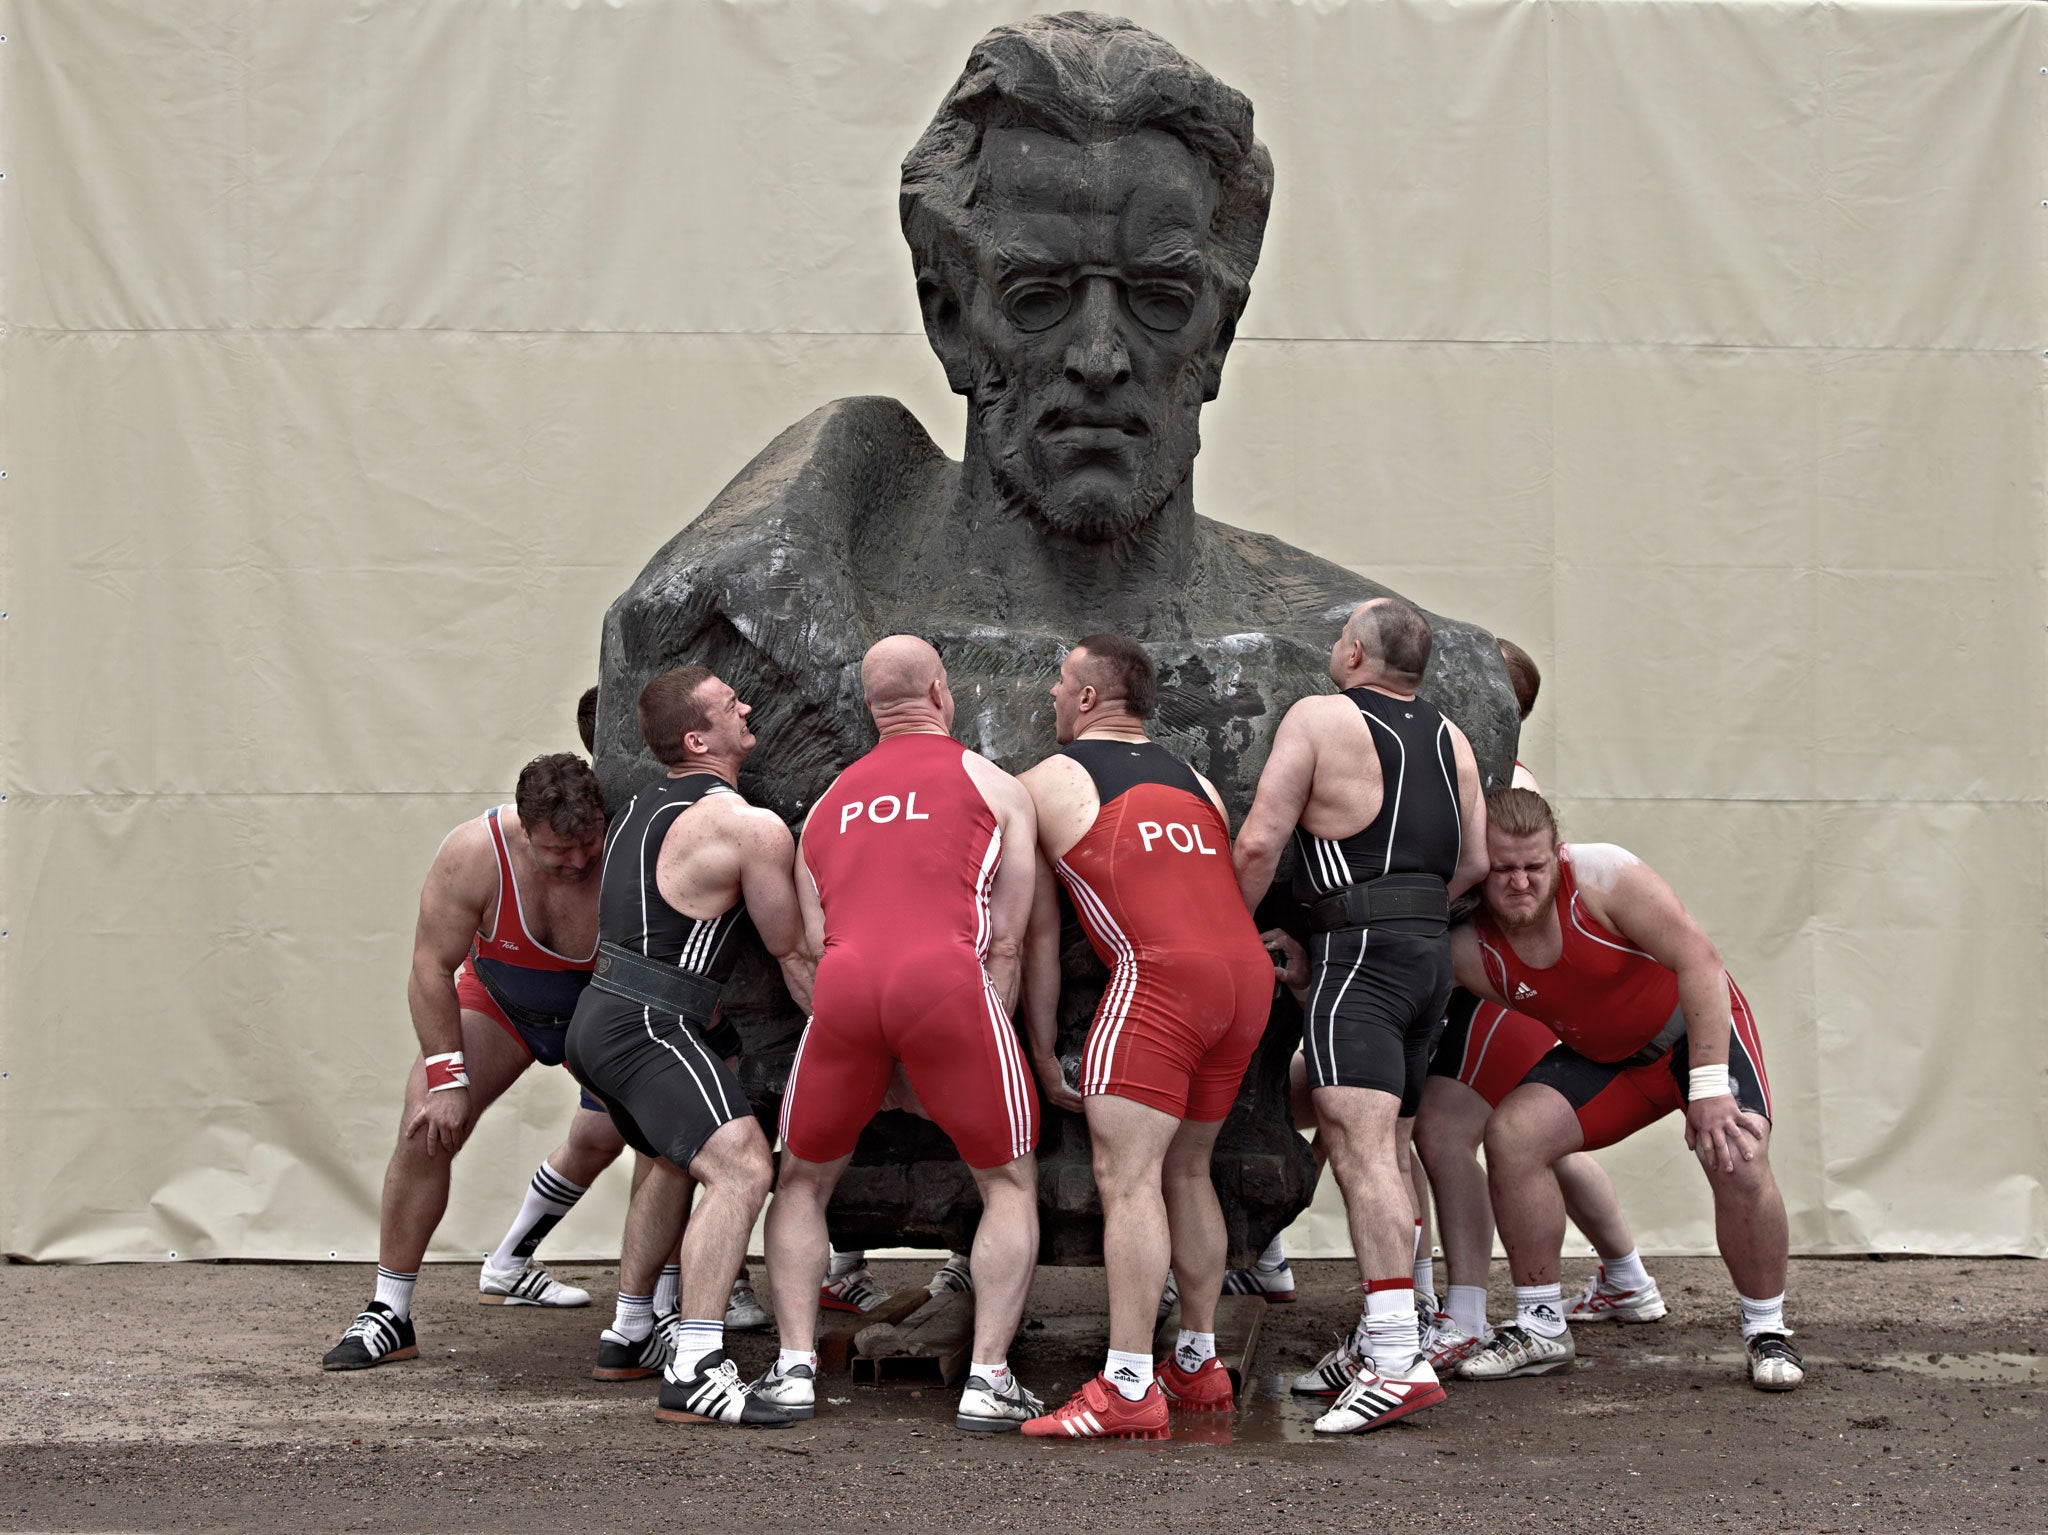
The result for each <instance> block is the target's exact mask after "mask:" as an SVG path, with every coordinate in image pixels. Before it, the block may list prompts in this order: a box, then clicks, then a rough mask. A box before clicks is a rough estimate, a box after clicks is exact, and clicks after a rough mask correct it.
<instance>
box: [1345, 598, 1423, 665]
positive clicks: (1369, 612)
mask: <svg viewBox="0 0 2048 1535" xmlns="http://www.w3.org/2000/svg"><path fill="white" fill-rule="evenodd" d="M1344 638H1345V639H1347V640H1356V641H1357V642H1358V643H1359V644H1360V645H1362V646H1363V647H1364V648H1365V654H1366V658H1367V659H1368V660H1373V661H1377V662H1379V663H1380V665H1381V666H1382V667H1384V668H1385V669H1386V670H1387V671H1389V672H1393V673H1395V674H1397V675H1399V676H1404V677H1414V678H1418V679H1419V678H1420V677H1421V676H1422V674H1423V672H1425V671H1427V670H1428V669H1429V650H1430V633H1429V620H1428V619H1426V618H1424V617H1423V616H1422V610H1421V609H1420V608H1418V607H1416V606H1415V605H1414V604H1412V603H1408V602H1403V601H1402V600H1401V599H1400V598H1399V597H1375V598H1373V599H1372V601H1370V602H1361V603H1360V604H1359V605H1358V606H1357V607H1355V608H1353V609H1352V610H1351V617H1350V618H1349V619H1348V620H1346V621H1345V624H1344Z"/></svg>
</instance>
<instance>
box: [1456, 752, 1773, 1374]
mask: <svg viewBox="0 0 2048 1535" xmlns="http://www.w3.org/2000/svg"><path fill="white" fill-rule="evenodd" d="M1486 846H1487V856H1488V860H1489V866H1490V867H1489V872H1488V873H1487V876H1486V879H1485V881H1484V884H1483V886H1482V891H1483V904H1482V906H1481V910H1480V913H1479V916H1478V917H1477V918H1476V919H1475V920H1474V921H1473V922H1472V923H1470V924H1469V925H1467V926H1464V927H1460V928H1458V929H1457V930H1456V931H1455V932H1454V933H1453V935H1452V943H1451V949H1452V964H1453V968H1454V970H1455V973H1456V975H1457V979H1458V984H1459V985H1461V986H1463V987H1464V988H1465V989H1466V990H1468V991H1470V992H1473V993H1474V994H1476V995H1478V996H1480V997H1482V998H1485V999H1487V1000H1489V1001H1492V1002H1497V1003H1500V1004H1501V1005H1503V1006H1509V1007H1513V1008H1515V1009H1517V1010H1518V1011H1520V1012H1522V1013H1524V1014H1526V1015H1527V1016H1529V1017H1531V1018H1535V1019H1537V1020H1539V1021H1540V1022H1542V1023H1545V1024H1547V1025H1548V1026H1549V1027H1550V1029H1551V1030H1552V1032H1553V1033H1555V1034H1556V1035H1557V1037H1558V1039H1559V1040H1560V1042H1561V1043H1560V1046H1559V1048H1557V1049H1555V1050H1552V1051H1551V1052H1550V1053H1549V1054H1547V1055H1545V1056H1544V1057H1543V1058H1542V1059H1541V1060H1540V1061H1538V1062H1537V1063H1536V1065H1535V1066H1534V1067H1532V1068H1531V1069H1530V1071H1529V1074H1528V1075H1527V1076H1526V1077H1524V1078H1523V1080H1522V1084H1521V1086H1519V1087H1517V1088H1516V1089H1515V1090H1514V1091H1513V1092H1511V1093H1509V1094H1508V1095H1507V1097H1506V1098H1505V1099H1503V1100H1502V1102H1501V1105H1500V1107H1499V1108H1497V1109H1495V1110H1494V1112H1493V1117H1492V1118H1491V1119H1490V1120H1488V1122H1487V1126H1486V1166H1487V1182H1488V1184H1489V1186H1490V1188H1491V1190H1492V1194H1493V1211H1494V1219H1495V1221H1496V1222H1497V1223H1498V1225H1499V1227H1500V1235H1501V1241H1502V1243H1503V1245H1505V1246H1506V1248H1507V1253H1508V1268H1509V1271H1510V1272H1511V1273H1512V1274H1513V1276H1514V1281H1515V1322H1514V1325H1513V1326H1510V1327H1503V1328H1501V1329H1500V1330H1499V1331H1498V1332H1497V1333H1496V1334H1495V1335H1494V1340H1493V1342H1492V1343H1491V1344H1490V1345H1489V1346H1488V1347H1486V1348H1484V1349H1482V1350H1480V1351H1479V1352H1478V1353H1475V1354H1473V1355H1472V1356H1471V1357H1469V1358H1468V1359H1466V1360H1465V1361H1464V1363H1463V1364H1461V1365H1459V1367H1458V1374H1459V1376H1460V1378H1462V1379H1465V1380H1499V1379H1503V1378H1505V1377H1507V1376H1511V1375H1541V1374H1544V1373H1546V1372H1548V1371H1550V1370H1554V1369H1557V1368H1559V1367H1560V1366H1564V1365H1568V1364H1570V1363H1571V1361H1572V1358H1573V1356H1574V1354H1575V1352H1576V1350H1575V1348H1574V1346H1573V1343H1572V1336H1571V1330H1570V1328H1569V1327H1568V1326H1567V1325H1566V1321H1565V1316H1564V1303H1563V1297H1562V1292H1561V1290H1560V1287H1559V1283H1558V1269H1559V1250H1560V1249H1561V1248H1562V1246H1563V1244H1564V1220H1565V1209H1564V1199H1563V1195H1562V1193H1561V1192H1560V1190H1559V1188H1558V1181H1557V1173H1556V1171H1555V1168H1556V1164H1557V1162H1558V1160H1559V1159H1560V1158H1562V1157H1565V1156H1567V1155H1569V1154H1570V1153H1572V1152H1574V1151H1578V1150H1581V1149H1585V1150H1597V1149H1598V1148H1599V1147H1602V1146H1611V1145H1613V1144H1614V1143H1615V1142H1617V1141H1619V1140H1622V1139H1623V1138H1624V1137H1626V1136H1629V1135H1633V1134H1634V1133H1635V1132H1636V1131H1637V1130H1640V1129H1642V1128H1643V1127H1644V1126H1645V1125H1649V1124H1652V1123H1654V1122H1655V1121H1657V1120H1659V1119H1662V1118H1663V1117H1664V1116H1665V1115H1667V1114H1671V1113H1674V1112H1681V1113H1683V1114H1684V1116H1685V1142H1686V1145H1687V1146H1689V1147H1691V1148H1692V1150H1693V1151H1694V1152H1695V1153H1696V1154H1697V1155H1698V1157H1699V1159H1700V1165H1701V1166H1702V1167H1703V1168H1704V1169H1705V1170H1706V1174H1707V1182H1708V1183H1709V1184H1711V1185H1712V1187H1713V1191H1714V1228H1715V1234H1716V1236H1717V1237H1718V1239H1719V1241H1720V1247H1721V1257H1722V1259H1723V1261H1725V1262H1726V1263H1727V1265H1728V1272H1729V1275H1730V1277H1732V1278H1733V1279H1734V1281H1735V1288H1736V1291H1737V1292H1738V1294H1739V1296H1740V1298H1741V1302H1742V1335H1743V1341H1744V1344H1745V1346H1746V1348H1747V1350H1748V1354H1749V1375H1750V1381H1751V1383H1752V1384H1754V1385H1755V1386H1756V1387H1757V1388H1758V1389H1760V1390H1764V1391H1789V1390H1791V1389H1792V1388H1793V1387H1794V1386H1796V1385H1798V1384H1799V1382H1800V1380H1801V1379H1802V1376H1803V1371H1802V1366H1801V1362H1800V1358H1799V1354H1798V1351H1797V1350H1796V1349H1794V1348H1793V1347H1792V1344H1791V1342H1790V1334H1789V1330H1788V1329H1787V1328H1786V1326H1785V1254H1786V1245H1787V1232H1786V1224H1785V1201H1784V1199H1783V1197H1782V1196H1781V1195H1780V1194H1779V1192H1778V1184H1777V1180H1776V1179H1775V1178H1774V1177H1773V1176H1772V1174H1771V1164H1770V1156H1769V1149H1770V1138H1771V1098H1770V1083H1769V1081H1768V1079H1767V1078H1766V1077H1765V1075H1764V1061H1763V1046H1762V1043H1761V1041H1760V1040H1759V1039H1758V1037H1757V1029H1756V1020H1755V1018H1754V1017H1753V1016H1752V1015H1751V1013H1750V1010H1749V1002H1748V1000H1747V999H1746V998H1745V997H1744V996H1743V995H1742V992H1741V990H1740V988H1738V987H1737V986H1736V984H1735V982H1734V980H1733V978H1732V977H1730V976H1729V974H1728V971H1727V968H1726V967H1725V966H1724V965H1723V964H1722V962H1721V956H1720V953H1719V952H1718V951H1717V950H1716V949H1715V947H1714V944H1713V941H1712V940H1711V939H1709V938H1708V937H1707V935H1706V934H1705V933H1704V932H1703V931H1701V929H1700V925H1699V924H1698V923H1697V922H1695V921H1694V920H1693V918H1692V916H1691V914H1690V913H1688V912H1687V911H1686V909H1685V907H1684V906H1683V905H1681V904H1680V902H1679V899H1678V897H1677V896H1676V895H1675V894H1673V893H1672V890H1671V887H1670V886H1669V885H1667V884H1665V883H1664V881H1663V880H1661V879H1659V878H1658V877H1657V875H1656V873H1655V871H1654V870H1652V869H1651V868H1649V866H1648V865H1646V864H1644V863H1643V861H1642V860H1641V859H1639V858H1637V857H1635V856H1634V855H1633V854H1632V853H1629V852H1628V851H1626V850H1625V849H1623V848H1619V847H1615V846H1614V845H1613V844H1611V843H1577V844H1573V845H1570V846H1566V845H1563V844H1560V843H1559V841H1558V839H1557V822H1556V820H1555V819H1554V818H1553V816H1552V815H1551V811H1550V806H1549V805H1548V804H1546V803H1545V802H1544V800H1543V797H1542V796H1541V795H1539V794H1536V793H1533V792H1531V791H1530V790H1528V789H1503V790H1501V791H1499V792H1498V793H1495V794H1493V795H1491V796H1489V797H1488V799H1487V802H1486Z"/></svg>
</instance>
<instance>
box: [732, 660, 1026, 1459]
mask: <svg viewBox="0 0 2048 1535" xmlns="http://www.w3.org/2000/svg"><path fill="white" fill-rule="evenodd" d="M861 691H862V693H863V695H864V696H865V698H866V700H867V705H868V709H869V712H870V713H872V714H873V715H874V719H875V726H876V729H877V730H878V731H879V732H880V734H881V741H880V743H879V744H878V745H877V746H876V747H875V749H874V750H873V751H871V752H869V753H868V754H867V755H866V756H865V757H862V758H861V759H860V760H859V761H857V762H855V763H854V764H853V765H852V766H850V767H848V768H847V769H846V771H844V772H843V773H841V774H840V775H839V776H838V777H837V778H836V779H834V780H833V782H832V786H831V787H830V788H829V789H827V790H826V791H825V793H824V795H823V796H822V797H821V798H820V799H819V800H818V802H817V804H815V805H813V806H812V807H811V813H810V815H809V816H808V817H807V818H806V819H805V822H804V834H803V848H802V856H801V857H800V858H799V859H798V866H799V870H800V873H799V875H798V878H797V890H798V895H799V897H800V899H801V900H802V902H803V906H804V918H805V925H806V928H807V930H808V933H809V943H808V948H809V950H810V952H812V953H817V954H820V956H821V957H820V959H819V961H818V978H817V985H816V990H815V991H814V992H813V996H812V1006H813V1011H812V1015H811V1021H810V1023H809V1024H808V1025H806V1027H805V1029H804V1033H803V1038H802V1040H801V1041H800V1042H799V1043H798V1045H797V1053H796V1062H795V1064H794V1065H792V1066H791V1068H790V1074H789V1085H788V1086H787V1087H786V1088H785V1089H784V1090H783V1095H782V1143H783V1153H782V1167H781V1173H780V1176H779V1178H778V1180H777V1184H776V1193H775V1201H774V1203H773V1204H771V1205H770V1206H769V1207H768V1227H767V1233H766V1243H767V1255H768V1277H769V1281H770V1284H771V1285H772V1287H773V1293H774V1297H775V1319H776V1324H777V1326H778V1327H779V1329H780V1331H781V1334H782V1352H781V1354H780V1356H779V1357H778V1358H777V1360H776V1363H775V1367H774V1368H773V1369H771V1370H770V1371H769V1372H768V1373H767V1374H766V1375H764V1376H763V1377H762V1378H761V1380H760V1381H759V1382H758V1383H757V1385H756V1387H755V1389H756V1390H757V1391H758V1392H759V1394H760V1395H761V1396H762V1397H763V1398H764V1399H765V1400H767V1401H769V1402H773V1403H775V1404H776V1405H777V1406H780V1407H783V1408H785V1409H786V1410H789V1411H791V1412H793V1413H794V1414H796V1415H797V1416H800V1417H809V1416H810V1415H811V1413H812V1412H813V1411H814V1410H815V1389H816V1388H815V1377H816V1370H817V1356H816V1354H815V1353H814V1352H812V1349H813V1344H814V1342H815V1339H816V1336H817V1320H818V1289H819V1285H820V1284H821V1282H822V1281H823V1280H824V1277H825V1254H826V1236H825V1205H826V1202H827V1201H828V1200H829V1199H830V1198H831V1197H832V1190H833V1187H834V1186H835V1185H836V1184H837V1183H838V1181H839V1176H840V1174H841V1173H843V1172H844V1171H845V1170H846V1164H847V1162H848V1161H849V1160H850V1159H851V1158H852V1155H853V1148H854V1143H855V1141H857V1140H858V1139H859V1138H860V1132H861V1131H862V1130H863V1129H865V1128H866V1126H867V1123H868V1121H869V1120H870V1119H872V1118H873V1117H874V1115H875V1112H876V1111H877V1110H878V1109H879V1108H880V1107H881V1105H882V1100H883V1098H884V1096H885V1095H886V1094H887V1093H888V1091H889V1087H890V1082H891V1079H892V1077H893V1075H894V1072H895V1070H896V1067H897V1065H898V1064H899V1063H900V1064H901V1066H902V1068H903V1070H904V1073H905V1074H906V1075H907V1076H908V1078H909V1080H910V1086H911V1088H912V1090H913V1091H914V1092H915V1093H916V1095H917V1097H918V1098H919V1099H920V1100H921V1101H922V1102H923V1104H924V1106H925V1108H926V1110H927V1111H928V1113H929V1114H930V1116H931V1119H932V1121H933V1123H935V1124H936V1125H938V1127H939V1128H940V1129H941V1130H944V1131H945V1132H946V1134H947V1135H949V1136H951V1137H952V1139H953V1144H954V1146H955V1147H956V1148H957V1149H958V1150H959V1152H960V1155H961V1157H962V1159H964V1160H965V1161H966V1163H967V1165H968V1166H969V1167H970V1168H971V1169H973V1171H974V1180H975V1183H976V1184H977V1185H978V1186H979V1187H980V1190H981V1198H982V1216H981V1225H980V1227H979V1229H978V1230H977V1231H976V1233H975V1238H974V1252H973V1272H974V1295H975V1307H974V1345H973V1358H972V1360H971V1362H970V1364H969V1367H968V1376H967V1388H966V1390H965V1391H964V1392H963V1393H962V1395H961V1398H960V1406H959V1410H958V1412H957V1413H956V1414H955V1416H954V1422H955V1423H956V1424H957V1425H958V1426H959V1427H961V1428H964V1429H971V1430H976V1431H1004V1430H1012V1429H1016V1428H1018V1427H1020V1426H1021V1425H1022V1424H1023V1423H1024V1421H1025V1420H1026V1419H1027V1418H1031V1417H1034V1416H1036V1415H1037V1414H1038V1412H1040V1411H1041V1410H1042V1405H1043V1404H1041V1403H1040V1402H1039V1400H1038V1399H1037V1398H1036V1397H1035V1396H1033V1395H1032V1394H1031V1393H1030V1392H1028V1391H1026V1390H1025V1389H1024V1388H1023V1387H1022V1385H1020V1384H1019V1383H1018V1381H1017V1378H1016V1376H1015V1375H1014V1374H1013V1373H1012V1372H1011V1370H1010V1368H1009V1350H1010V1339H1011V1337H1012V1335H1013V1334H1014V1333H1015V1332H1016V1330H1017V1323H1018V1321H1019V1320H1020V1318H1021V1317H1022V1315H1023V1311H1024V1296H1025V1293H1026V1292H1027V1291H1028V1290H1029V1289H1030V1287H1031V1272H1032V1267H1033V1265H1034V1263H1035V1262H1036V1260H1037V1256H1038V1159H1037V1157H1036V1155H1034V1153H1033V1147H1034V1146H1035V1145H1036V1144H1037V1140H1038V1095H1037V1094H1036V1093H1035V1092H1034V1091H1033V1090H1032V1086H1031V1074H1030V1072H1029V1071H1028V1070H1027V1069H1026V1068H1025V1065H1024V1052H1023V1051H1022V1049H1020V1048H1019V1046H1018V1043H1017V1031H1016V1029H1015V1027H1014V1026H1013V1025H1012V1024H1011V1022H1010V1008H1011V1007H1012V1006H1013V1005H1014V1003H1015V1001H1016V996H1017V986H1018V978H1019V960H1020V956H1021V953H1022V950H1023V941H1024V927H1025V924H1026V922H1027V921H1028V920H1029V917H1030V913H1031V889H1032V881H1033V879H1034V877H1035V865H1034V860H1033V858H1032V851H1031V850H1032V845H1033V841H1034V838H1035V826H1034V819H1033V816H1032V810H1031V797H1030V796H1029V795H1028V794H1026V793H1025V792H1024V789H1023V787H1022V786H1021V785H1019V784H1018V782H1017V780H1016V779H1014V778H1012V777H1011V776H1010V775H1009V774H1008V773H1005V772H1004V771H1003V770H1002V769H1001V768H999V767H997V766H996V765H995V764H994V763H992V762H990V761H988V760H987V759H986V758H984V757H981V756H979V755H977V754H976V753H974V752H971V751H969V750H968V749H967V748H966V747H964V746H962V745H961V744H960V743H959V742H958V741H956V740H954V739H953V738H952V735H951V730H952V726H953V695H952V692H951V691H950V690H949V689H948V687H947V685H946V668H945V664H944V663H943V662H942V661H941V660H940V659H939V653H938V652H937V651H936V650H934V649H933V648H932V647H931V646H930V645H928V644H926V643H925V642H924V641H923V640H921V639H917V638H915V637H914V636H912V635H907V634H899V635H892V636H890V637H889V638H888V639H885V640H882V641H881V642H880V643H878V644H876V645H875V646H873V647H872V648H871V649H870V650H869V651H868V653H867V655H866V656H865V657H864V658H863V660H862V662H861Z"/></svg>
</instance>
